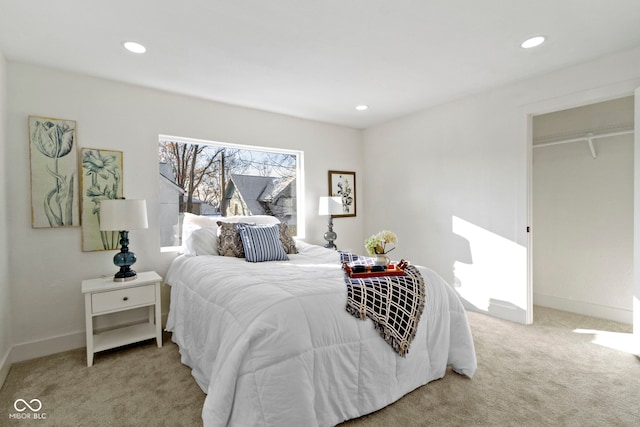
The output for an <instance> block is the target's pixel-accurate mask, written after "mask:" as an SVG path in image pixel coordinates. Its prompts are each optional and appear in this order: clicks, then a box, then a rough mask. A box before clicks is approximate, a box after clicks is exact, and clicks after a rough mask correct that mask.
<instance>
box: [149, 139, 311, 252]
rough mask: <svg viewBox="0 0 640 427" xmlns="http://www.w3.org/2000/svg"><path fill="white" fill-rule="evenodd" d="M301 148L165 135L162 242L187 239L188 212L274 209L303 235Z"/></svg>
mask: <svg viewBox="0 0 640 427" xmlns="http://www.w3.org/2000/svg"><path fill="white" fill-rule="evenodd" d="M302 154H303V153H302V152H301V151H294V150H282V149H274V148H266V147H254V146H243V145H237V144H229V143H221V142H212V141H202V140H195V139H189V138H181V137H172V136H165V135H160V138H159V147H158V159H159V162H160V177H159V179H160V186H159V187H160V188H159V199H160V245H161V246H162V247H163V248H166V247H170V248H171V247H177V246H181V245H182V241H181V239H182V231H181V230H182V227H181V225H182V218H183V217H184V213H185V212H189V213H192V214H195V215H205V216H210V217H225V216H235V215H272V216H275V217H277V218H278V219H280V221H282V222H285V221H286V222H287V223H288V224H289V228H290V229H291V233H292V234H293V235H297V236H299V237H302V235H303V230H304V224H303V223H302V219H303V218H304V215H301V206H303V204H302V202H303V201H302V198H301V197H300V195H301V194H302V188H303V183H302V172H301V171H302Z"/></svg>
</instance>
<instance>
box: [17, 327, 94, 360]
mask: <svg viewBox="0 0 640 427" xmlns="http://www.w3.org/2000/svg"><path fill="white" fill-rule="evenodd" d="M86 345H87V342H86V337H85V333H84V331H80V332H73V333H70V334H65V335H58V336H55V337H51V338H45V339H42V340H37V341H31V342H26V343H21V344H16V345H14V346H13V349H12V351H11V360H12V362H13V363H17V362H22V361H24V360H30V359H35V358H37V357H42V356H49V355H50V354H55V353H60V352H62V351H69V350H74V349H76V348H80V347H85V346H86Z"/></svg>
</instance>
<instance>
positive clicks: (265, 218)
mask: <svg viewBox="0 0 640 427" xmlns="http://www.w3.org/2000/svg"><path fill="white" fill-rule="evenodd" d="M218 219H219V220H221V221H224V222H233V223H238V222H244V223H247V224H258V225H261V224H278V223H279V222H280V220H279V219H278V218H276V217H275V216H271V215H236V216H225V217H222V218H218Z"/></svg>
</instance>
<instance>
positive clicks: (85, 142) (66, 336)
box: [6, 62, 364, 360]
mask: <svg viewBox="0 0 640 427" xmlns="http://www.w3.org/2000/svg"><path fill="white" fill-rule="evenodd" d="M7 75H8V113H7V141H8V144H7V153H6V155H7V157H8V158H10V159H11V161H10V162H8V165H7V166H8V167H7V172H6V176H7V185H8V187H9V188H11V194H12V197H11V199H10V201H11V209H10V210H9V212H8V218H9V223H10V225H11V226H10V229H9V239H10V241H11V242H12V248H11V252H10V260H9V261H10V263H11V267H12V269H11V277H10V282H11V293H12V295H11V304H12V306H13V307H14V308H15V310H14V312H13V319H12V320H13V328H12V332H13V342H14V344H15V346H14V350H13V355H14V360H20V359H25V358H30V357H35V356H37V355H40V354H46V353H50V352H54V351H61V350H65V349H67V348H73V347H80V346H83V345H84V305H83V299H82V295H81V293H80V282H81V281H82V280H83V279H88V278H92V277H96V276H100V275H112V274H113V273H114V272H115V266H114V265H113V263H112V257H113V254H114V252H82V251H81V244H80V238H81V230H80V228H65V229H32V228H31V219H30V209H31V206H30V198H29V194H30V193H29V191H30V189H29V146H28V131H27V117H28V116H29V115H38V116H47V117H55V118H64V119H72V120H76V121H77V129H78V144H79V146H80V147H90V148H101V149H110V150H122V151H123V152H124V192H125V195H126V197H129V198H146V199H147V203H148V210H149V225H150V228H149V229H147V230H136V231H133V232H131V233H130V239H131V245H130V247H131V249H132V250H133V251H134V252H135V253H136V255H137V256H138V262H137V263H136V265H135V266H134V268H135V269H136V270H138V271H144V270H150V269H153V270H156V271H158V272H159V273H160V274H161V275H162V274H164V273H165V272H166V270H167V268H168V265H169V263H170V261H171V259H172V258H173V257H174V256H175V254H174V253H160V246H159V231H158V215H159V211H158V204H159V200H158V154H157V152H158V135H159V134H166V135H176V136H184V137H190V138H198V139H205V140H214V141H222V142H231V143H238V144H249V145H260V146H268V147H276V148H286V149H295V150H303V151H304V153H305V168H306V174H305V183H304V189H305V196H306V205H305V206H306V213H304V216H305V219H306V220H307V230H306V231H307V240H308V241H310V242H312V243H322V242H323V239H322V235H323V233H324V231H325V227H326V220H325V219H324V218H322V217H318V216H317V209H318V203H317V200H318V197H319V196H322V195H326V193H327V191H328V188H327V185H328V184H327V171H328V170H330V169H337V170H354V171H356V172H357V173H358V174H359V178H360V177H361V171H362V160H361V158H362V156H361V153H362V133H361V131H358V130H354V129H349V128H344V127H340V126H333V125H327V124H322V123H319V122H313V121H308V120H301V119H296V118H292V117H288V116H284V115H278V114H271V113H266V112H261V111H257V110H251V109H245V108H239V107H233V106H229V105H224V104H219V103H213V102H208V101H204V100H200V99H195V98H189V97H184V96H179V95H174V94H169V93H164V92H160V91H156V90H151V89H146V88H141V87H136V86H131V85H126V84H120V83H115V82H111V81H107V80H103V79H98V78H92V77H87V76H82V75H78V74H72V73H67V72H62V71H57V70H53V69H47V68H41V67H36V66H28V65H23V64H17V63H11V62H10V63H8V73H7ZM359 183H362V181H360V182H359ZM358 202H359V204H360V205H361V203H362V200H358ZM362 212H364V210H363V209H362V206H359V207H358V213H359V214H358V216H357V217H356V218H350V219H346V220H342V219H341V220H340V221H336V231H337V233H338V235H339V239H340V240H339V242H341V243H342V242H344V244H351V245H353V244H355V242H361V241H362V240H363V235H362V223H363V215H362ZM163 296H164V297H163V299H164V303H163V305H164V311H165V312H166V310H167V303H168V298H167V297H168V290H167V289H166V288H165V290H164V292H163Z"/></svg>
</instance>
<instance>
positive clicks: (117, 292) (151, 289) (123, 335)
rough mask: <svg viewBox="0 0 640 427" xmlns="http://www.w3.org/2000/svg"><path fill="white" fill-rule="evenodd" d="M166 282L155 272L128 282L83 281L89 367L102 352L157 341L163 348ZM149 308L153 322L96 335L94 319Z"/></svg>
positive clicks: (145, 273) (110, 279)
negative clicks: (162, 290) (163, 286)
mask: <svg viewBox="0 0 640 427" xmlns="http://www.w3.org/2000/svg"><path fill="white" fill-rule="evenodd" d="M161 283H162V278H161V277H160V276H159V275H158V274H157V273H156V272H155V271H146V272H144V273H138V277H137V278H136V279H134V280H131V281H127V282H114V281H113V277H111V276H109V277H101V278H99V279H90V280H83V281H82V293H83V294H84V307H85V318H86V324H87V366H91V365H93V355H94V353H97V352H99V351H104V350H108V349H110V348H115V347H120V346H123V345H127V344H132V343H135V342H138V341H144V340H148V339H151V338H155V339H156V342H157V343H158V347H162V318H161V314H160V310H161V303H160V285H161ZM140 307H149V321H148V322H145V323H138V324H135V325H131V326H125V327H118V328H115V329H110V330H107V331H104V332H99V333H94V330H93V318H94V317H97V316H101V315H103V314H109V313H117V312H121V311H125V310H132V309H134V308H140Z"/></svg>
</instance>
